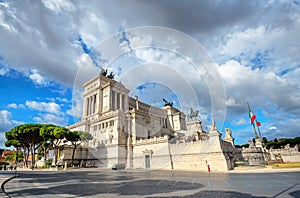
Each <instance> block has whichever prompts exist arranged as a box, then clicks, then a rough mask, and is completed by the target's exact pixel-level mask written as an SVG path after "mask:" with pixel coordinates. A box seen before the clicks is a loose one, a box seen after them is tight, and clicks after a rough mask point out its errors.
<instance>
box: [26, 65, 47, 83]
mask: <svg viewBox="0 0 300 198" xmlns="http://www.w3.org/2000/svg"><path fill="white" fill-rule="evenodd" d="M29 78H30V79H31V80H32V81H33V82H34V83H35V84H38V85H47V84H48V82H47V80H46V79H45V77H43V76H42V75H41V74H39V73H38V71H37V70H36V69H32V70H30V74H29Z"/></svg>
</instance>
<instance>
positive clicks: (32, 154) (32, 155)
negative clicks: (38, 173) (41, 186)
mask: <svg viewBox="0 0 300 198" xmlns="http://www.w3.org/2000/svg"><path fill="white" fill-rule="evenodd" d="M30 153H31V169H34V164H35V159H34V157H35V156H34V145H33V144H31V145H30Z"/></svg>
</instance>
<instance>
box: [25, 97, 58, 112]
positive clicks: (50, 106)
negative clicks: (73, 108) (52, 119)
mask: <svg viewBox="0 0 300 198" xmlns="http://www.w3.org/2000/svg"><path fill="white" fill-rule="evenodd" d="M26 106H27V107H29V108H31V109H35V110H38V111H42V112H49V113H54V114H61V112H60V110H61V108H60V105H59V104H57V103H55V102H36V101H30V100H27V101H26Z"/></svg>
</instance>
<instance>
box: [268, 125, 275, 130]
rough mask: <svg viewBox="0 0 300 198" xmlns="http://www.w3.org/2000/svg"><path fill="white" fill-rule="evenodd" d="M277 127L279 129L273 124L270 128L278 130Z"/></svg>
mask: <svg viewBox="0 0 300 198" xmlns="http://www.w3.org/2000/svg"><path fill="white" fill-rule="evenodd" d="M276 129H277V127H276V126H271V127H269V130H276Z"/></svg>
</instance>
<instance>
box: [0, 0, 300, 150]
mask: <svg viewBox="0 0 300 198" xmlns="http://www.w3.org/2000/svg"><path fill="white" fill-rule="evenodd" d="M299 10H300V9H299V1H297V0H296V1H287V0H279V1H276V2H275V1H271V0H270V1H269V0H265V1H246V0H245V1H234V0H232V1H219V0H216V1H188V2H186V1H177V0H175V1H171V0H165V1H156V0H154V1H135V0H132V1H130V2H128V1H126V2H125V1H114V0H113V1H89V2H88V3H87V2H86V1H80V0H76V1H67V0H66V1H54V0H42V1H5V0H0V147H3V143H4V142H5V138H4V133H5V132H6V131H8V130H10V129H11V128H12V127H14V126H16V125H18V124H22V123H53V124H57V125H62V126H66V125H69V124H72V123H74V121H78V120H79V119H80V116H81V112H82V97H81V91H82V90H81V84H82V83H83V82H84V81H86V80H87V79H89V78H91V77H93V76H95V74H97V73H98V72H99V71H100V67H101V66H104V67H105V68H107V69H108V70H109V71H113V72H114V73H115V74H116V79H117V80H121V81H122V82H123V83H124V84H125V86H126V87H128V88H130V90H131V92H130V95H131V96H135V95H139V97H140V99H141V100H143V101H145V102H147V103H149V104H155V105H156V106H161V105H162V104H163V102H162V98H163V97H164V98H166V99H167V100H169V101H172V102H174V104H175V106H176V107H178V108H181V109H182V110H183V111H184V112H185V113H188V111H189V108H191V107H192V108H194V109H198V110H200V115H201V119H202V121H203V123H204V125H205V126H204V128H207V127H208V126H209V123H210V121H211V116H212V114H214V116H216V117H218V115H217V114H218V111H215V110H214V109H213V105H215V106H218V108H219V107H220V109H221V110H222V113H223V115H224V122H223V120H222V119H220V120H217V124H219V125H218V127H219V130H220V131H221V132H223V133H224V131H225V130H224V129H225V127H229V128H231V129H232V131H233V136H234V137H235V141H236V143H237V144H242V143H246V142H247V140H248V139H250V138H252V137H253V129H252V126H251V125H250V124H249V118H248V109H247V102H249V103H250V104H251V107H252V111H253V112H254V113H255V114H256V116H257V117H258V119H259V121H260V122H261V123H262V126H261V132H262V134H263V136H266V137H267V138H268V139H274V138H275V137H277V138H280V137H295V136H299V130H300V90H299V89H300V83H299V73H300V57H299V54H300V39H299V32H300V11H299ZM144 26H160V27H162V28H164V27H166V28H171V29H172V30H170V31H167V32H163V34H161V35H162V38H161V40H159V39H158V41H160V42H161V43H163V42H165V43H164V44H163V45H162V46H165V48H157V44H155V43H154V42H155V38H154V35H151V34H149V35H143V34H139V33H137V32H134V31H132V32H130V31H128V30H130V29H131V28H140V27H144ZM173 30H176V31H179V32H180V35H181V36H182V35H183V36H182V37H184V39H188V37H189V38H190V39H192V40H193V41H194V43H198V44H199V45H201V50H200V51H201V53H200V55H201V56H202V55H203V56H204V57H209V58H210V60H211V62H213V63H214V66H213V67H214V68H215V70H214V71H215V75H217V76H219V77H220V79H221V82H222V87H223V88H224V101H223V100H222V93H221V92H219V91H217V92H219V95H220V98H219V97H217V96H216V95H214V94H213V93H214V91H216V90H214V89H215V88H216V87H217V85H216V84H215V83H216V82H213V81H209V80H208V77H205V72H207V71H205V70H204V71H200V70H199V71H197V70H195V67H194V66H193V65H192V64H193V63H194V62H195V61H194V60H195V57H201V56H197V53H199V51H197V50H196V51H195V49H194V48H193V49H192V47H191V46H188V45H187V44H186V43H184V42H183V40H184V39H182V40H176V39H174V38H175V36H174V35H175V33H174V31H173ZM168 32H169V33H170V35H168ZM182 37H181V38H182ZM114 44H116V45H114ZM141 44H143V45H144V46H148V47H145V48H135V47H136V46H138V45H141ZM103 49H106V50H104V51H103ZM193 50H194V51H193ZM119 51H120V52H121V53H120V54H119V56H116V57H114V59H113V60H112V61H111V62H110V63H109V64H108V60H111V59H110V58H108V57H109V56H110V55H111V54H117V52H119ZM198 55H199V54H198ZM193 61H194V62H193ZM204 68H205V67H204ZM143 74H144V75H143ZM133 76H134V78H133ZM126 77H130V78H126ZM222 87H221V88H222ZM192 92H193V93H194V95H193V94H191V95H190V93H192ZM191 98H193V99H195V98H196V100H191ZM223 103H224V104H223ZM224 109H225V111H224ZM217 110H218V109H217ZM221 117H222V116H221Z"/></svg>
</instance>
